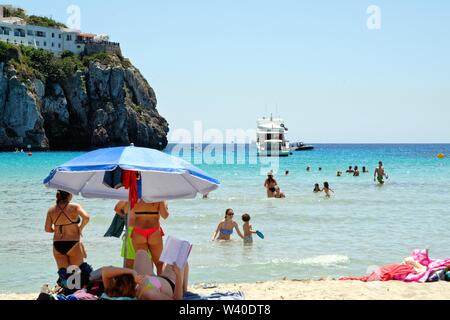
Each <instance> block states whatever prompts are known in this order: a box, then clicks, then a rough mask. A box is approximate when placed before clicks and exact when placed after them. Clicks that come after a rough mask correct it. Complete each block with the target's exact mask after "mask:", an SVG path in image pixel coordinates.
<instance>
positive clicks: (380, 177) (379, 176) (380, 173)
mask: <svg viewBox="0 0 450 320" xmlns="http://www.w3.org/2000/svg"><path fill="white" fill-rule="evenodd" d="M384 178H386V179H387V175H386V172H385V171H384V167H383V162H381V161H380V162H378V168H376V169H375V173H374V175H373V181H378V183H379V184H380V185H383V184H384Z"/></svg>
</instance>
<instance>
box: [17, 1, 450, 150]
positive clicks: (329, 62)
mask: <svg viewBox="0 0 450 320" xmlns="http://www.w3.org/2000/svg"><path fill="white" fill-rule="evenodd" d="M13 4H16V5H19V6H22V7H24V8H26V9H27V10H28V11H29V13H31V14H41V15H46V16H52V17H53V18H55V19H57V20H60V21H63V22H65V21H66V20H67V18H68V15H67V13H66V9H67V7H68V6H69V5H71V4H75V5H78V6H79V7H80V8H81V26H82V29H83V31H86V32H93V33H108V34H109V35H110V36H111V40H112V41H118V42H120V43H121V45H122V50H123V53H124V55H125V56H127V57H128V58H130V59H131V61H132V62H133V63H134V64H135V65H136V66H137V67H138V68H139V69H140V70H141V72H142V73H143V74H144V76H145V77H146V78H147V79H148V81H149V82H150V84H151V85H152V87H153V88H154V89H155V91H156V94H157V97H158V101H159V104H158V110H159V111H160V113H161V114H162V115H163V116H165V117H166V118H167V120H168V121H169V123H170V126H171V129H172V130H174V129H179V128H184V129H188V130H190V129H193V121H196V120H202V121H203V126H204V127H205V128H206V129H207V128H216V129H220V130H225V129H233V128H243V129H252V128H254V127H255V122H256V119H257V118H258V117H261V116H263V115H264V114H265V113H266V111H267V112H271V111H272V112H273V113H275V112H276V111H277V110H278V114H279V115H280V116H282V117H283V118H285V119H286V125H287V127H289V129H290V132H289V138H290V140H291V141H294V140H304V141H307V142H316V143H319V142H323V143H335V142H346V143H358V142H369V143H377V142H392V143H395V142H405V143H412V142H447V143H448V142H450V125H449V120H450V90H449V88H450V42H449V39H450V2H449V1H444V0H442V1H438V0H434V1H433V0H431V1H408V0H396V1H384V0H383V1H382V0H371V1H364V0H348V1H332V0H329V1H325V0H315V1H299V0H279V1H264V0H241V1H212V0H208V1H196V0H191V1H128V2H125V1H118V0H109V1H94V0H90V1H85V0H80V1H76V0H72V1H64V0H62V1H61V0H58V1H56V0H53V1H50V0H39V1H29V0H28V1H15V2H14V3H13ZM369 5H377V6H379V7H380V9H381V30H369V29H368V28H367V26H366V21H367V19H368V17H369V15H368V14H367V13H366V10H367V7H368V6H369Z"/></svg>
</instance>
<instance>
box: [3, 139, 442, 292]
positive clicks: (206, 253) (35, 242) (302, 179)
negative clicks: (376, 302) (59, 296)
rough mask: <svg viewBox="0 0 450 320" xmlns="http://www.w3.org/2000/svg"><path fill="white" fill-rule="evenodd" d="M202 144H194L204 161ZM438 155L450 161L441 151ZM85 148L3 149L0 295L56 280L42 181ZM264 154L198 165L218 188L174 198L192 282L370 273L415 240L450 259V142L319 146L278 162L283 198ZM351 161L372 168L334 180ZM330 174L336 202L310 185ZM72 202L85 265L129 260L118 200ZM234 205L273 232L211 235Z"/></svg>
mask: <svg viewBox="0 0 450 320" xmlns="http://www.w3.org/2000/svg"><path fill="white" fill-rule="evenodd" d="M169 150H170V148H169ZM200 150H201V149H200ZM200 150H198V149H193V151H194V152H195V153H196V159H199V157H201V151H200ZM208 150H209V149H208ZM247 151H248V150H247ZM168 152H169V151H168ZM440 152H442V153H444V154H446V155H447V158H445V159H441V160H440V159H437V157H436V155H437V154H438V153H440ZM80 154H81V153H76V152H63V153H56V152H49V153H34V154H33V156H32V157H28V156H27V155H26V154H20V153H19V154H16V153H0V204H1V208H2V210H1V211H0V235H1V245H0V293H10V292H15V293H29V292H37V291H38V290H39V289H40V287H41V285H42V284H44V283H54V282H55V281H56V278H57V275H56V265H55V263H54V260H53V256H52V236H51V235H50V234H46V233H44V221H45V216H46V212H47V208H48V207H49V206H50V205H51V204H52V203H53V201H54V196H55V192H54V191H53V190H48V189H46V188H45V187H44V186H43V185H42V180H43V179H44V178H45V177H46V176H47V174H48V173H49V171H50V170H51V169H52V168H54V167H56V166H57V165H59V164H62V163H64V162H66V161H68V160H70V159H72V158H74V157H76V156H77V155H80ZM236 154H238V155H237V158H239V152H236V150H234V152H233V151H231V150H229V151H226V152H225V156H229V159H231V160H233V159H234V160H236V158H234V156H235V155H236ZM184 157H186V158H187V159H188V160H191V159H189V156H188V155H187V154H184ZM256 160H257V159H256V158H255V157H254V152H250V155H249V154H245V155H243V156H242V157H241V159H240V162H237V161H229V162H234V163H231V164H201V165H199V167H201V168H202V169H204V170H205V171H207V172H208V173H209V174H211V175H213V176H214V177H216V178H218V179H220V181H221V187H220V189H219V190H217V191H215V192H214V193H212V194H211V195H210V197H209V199H207V200H203V199H201V198H200V197H199V198H197V199H194V200H182V201H181V200H180V201H172V202H170V203H169V209H170V214H171V215H170V217H169V219H168V220H167V221H164V222H163V228H164V229H165V232H166V234H168V235H174V236H176V237H179V238H183V239H187V240H189V241H191V242H192V243H193V245H194V248H193V251H192V254H191V257H190V263H191V277H190V281H191V282H192V283H203V282H208V283H210V282H253V281H259V280H278V279H281V278H283V277H285V276H286V277H288V278H300V279H304V278H308V279H310V278H313V279H315V278H319V277H323V276H331V277H337V276H342V275H364V274H366V273H367V271H368V270H369V269H370V268H372V267H373V266H377V265H384V264H390V263H396V262H400V261H401V260H402V259H403V258H404V257H406V256H407V255H408V254H409V253H410V252H411V251H412V250H413V249H416V248H429V249H430V253H431V256H432V257H437V258H447V257H450V145H316V150H314V151H311V152H297V153H294V155H293V156H291V157H289V158H284V159H280V163H279V168H280V172H279V173H278V174H277V176H276V178H277V180H278V182H279V184H280V186H281V188H282V190H283V191H284V192H285V193H286V194H287V198H286V199H283V200H276V199H271V200H269V199H266V198H265V190H264V188H263V183H264V179H265V176H263V175H261V172H266V171H267V170H266V168H265V167H264V164H260V163H257V161H256ZM379 160H382V161H383V162H384V164H385V168H386V172H387V173H388V174H389V180H388V181H387V183H386V185H385V186H383V187H379V186H377V185H376V184H375V183H374V182H373V170H374V168H375V167H376V165H377V163H378V161H379ZM242 162H243V163H242ZM349 165H358V166H360V168H361V167H362V166H366V167H368V168H369V169H370V174H361V176H360V177H353V176H350V175H347V174H345V173H344V175H343V177H340V178H338V177H336V171H337V170H341V171H345V170H346V168H347V167H348V166H349ZM307 166H311V168H312V171H311V172H306V170H305V168H306V167H307ZM261 167H263V168H261ZM318 167H322V168H323V170H322V171H320V172H319V171H318ZM285 170H289V171H290V174H289V175H288V176H284V171H285ZM324 181H329V182H330V185H331V187H332V188H333V189H334V190H335V196H334V197H333V198H331V199H325V197H324V196H323V195H318V194H313V193H312V189H313V186H314V183H316V182H317V183H321V184H322V183H323V182H324ZM75 201H76V202H79V203H81V204H82V205H83V206H84V208H85V209H86V210H87V211H88V212H89V213H90V214H91V222H90V224H89V225H88V227H87V228H86V230H85V232H84V239H83V241H84V243H85V245H86V250H87V252H88V262H89V263H90V264H91V265H93V267H94V268H97V267H101V266H104V265H117V266H120V265H121V263H122V262H121V257H120V247H121V241H120V240H119V239H113V238H104V237H103V234H104V233H105V231H106V230H107V228H108V226H109V224H110V222H111V220H112V218H113V214H114V213H113V206H114V204H115V203H114V201H110V200H92V199H90V200H87V199H83V198H81V197H75ZM226 208H233V209H234V211H235V212H236V213H237V214H238V216H237V217H236V220H237V221H238V222H239V224H241V223H242V222H241V221H240V215H241V214H242V213H244V212H248V213H249V214H250V215H251V216H252V223H253V225H254V227H255V229H259V230H261V231H263V232H264V234H265V236H266V238H265V240H260V239H258V238H255V241H254V245H253V246H251V247H244V246H243V244H242V241H240V240H238V237H237V236H236V235H234V241H231V242H229V243H219V242H211V241H210V239H211V236H212V233H213V231H214V230H215V228H216V226H217V224H218V223H219V221H220V220H221V219H222V217H223V214H224V212H225V209H226Z"/></svg>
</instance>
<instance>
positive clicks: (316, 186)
mask: <svg viewBox="0 0 450 320" xmlns="http://www.w3.org/2000/svg"><path fill="white" fill-rule="evenodd" d="M313 192H314V193H319V192H322V190H321V189H320V185H319V184H318V183H316V184H315V185H314V190H313Z"/></svg>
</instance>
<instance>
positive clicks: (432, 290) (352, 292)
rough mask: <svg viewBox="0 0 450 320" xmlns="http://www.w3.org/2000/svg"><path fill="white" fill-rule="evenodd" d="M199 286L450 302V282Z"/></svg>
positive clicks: (300, 296) (284, 295)
mask: <svg viewBox="0 0 450 320" xmlns="http://www.w3.org/2000/svg"><path fill="white" fill-rule="evenodd" d="M205 287H206V286H203V285H195V286H193V287H191V288H190V290H191V291H192V292H195V293H199V294H207V293H212V292H216V291H221V292H224V291H243V292H244V293H245V297H246V300H450V282H444V281H440V282H434V283H404V282H398V281H389V282H371V283H364V282H360V281H338V280H280V281H271V282H257V283H240V284H218V285H215V286H214V287H213V288H208V289H205ZM36 297H37V294H36V293H31V294H0V300H33V299H35V298H36Z"/></svg>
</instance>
